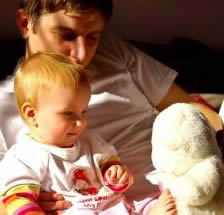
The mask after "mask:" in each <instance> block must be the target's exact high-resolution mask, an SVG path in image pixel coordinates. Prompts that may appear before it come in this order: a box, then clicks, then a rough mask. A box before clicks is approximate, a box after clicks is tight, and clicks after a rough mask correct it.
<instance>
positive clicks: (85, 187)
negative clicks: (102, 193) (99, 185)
mask: <svg viewBox="0 0 224 215" xmlns="http://www.w3.org/2000/svg"><path fill="white" fill-rule="evenodd" d="M73 183H74V189H75V191H77V192H78V193H80V194H82V195H85V196H87V195H96V194H98V190H97V189H96V188H95V187H93V186H92V183H91V182H90V180H89V178H88V174H87V171H86V170H85V169H76V170H75V171H74V173H73Z"/></svg>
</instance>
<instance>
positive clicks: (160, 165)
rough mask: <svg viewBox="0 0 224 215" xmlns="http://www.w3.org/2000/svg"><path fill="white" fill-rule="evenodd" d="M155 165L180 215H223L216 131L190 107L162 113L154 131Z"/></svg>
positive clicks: (223, 184)
mask: <svg viewBox="0 0 224 215" xmlns="http://www.w3.org/2000/svg"><path fill="white" fill-rule="evenodd" d="M152 162H153V165H154V167H155V168H156V170H157V172H158V177H159V182H160V183H161V185H162V187H163V189H165V188H169V189H170V191H171V193H172V195H173V196H174V197H175V198H176V206H177V212H178V214H179V215H224V167H223V164H222V161H221V153H220V150H219V148H218V145H217V142H216V137H215V131H214V129H213V128H212V126H211V125H210V123H209V122H208V120H207V119H206V117H205V116H204V115H203V114H202V113H201V112H200V111H199V110H198V109H196V108H194V107H193V106H191V105H189V104H185V103H177V104H174V105H171V106H170V107H168V108H167V109H165V110H164V111H162V112H161V113H160V114H159V115H158V116H157V117H156V119H155V122H154V124H153V130H152Z"/></svg>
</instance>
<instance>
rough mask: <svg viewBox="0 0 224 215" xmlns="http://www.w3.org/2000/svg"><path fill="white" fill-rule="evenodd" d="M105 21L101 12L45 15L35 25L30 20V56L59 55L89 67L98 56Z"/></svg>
mask: <svg viewBox="0 0 224 215" xmlns="http://www.w3.org/2000/svg"><path fill="white" fill-rule="evenodd" d="M104 24H105V18H104V17H103V16H102V15H101V14H100V13H99V12H97V11H93V10H89V11H85V12H81V11H74V12H72V13H70V12H69V13H65V12H64V11H58V12H55V13H51V14H43V15H41V17H40V18H39V19H38V21H37V23H36V25H35V26H33V24H32V22H31V20H29V19H28V25H27V31H26V34H25V35H23V36H24V38H25V39H26V41H27V47H26V48H27V49H26V57H28V56H29V55H31V54H33V53H36V52H38V51H42V52H55V53H60V54H64V55H66V56H69V57H70V58H71V59H72V60H73V61H74V62H76V63H79V64H81V65H84V66H86V65H88V64H89V62H90V61H91V60H92V58H93V56H94V55H95V52H96V48H97V46H98V43H99V39H100V34H101V32H102V30H103V27H104Z"/></svg>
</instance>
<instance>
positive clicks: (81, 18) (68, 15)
mask: <svg viewBox="0 0 224 215" xmlns="http://www.w3.org/2000/svg"><path fill="white" fill-rule="evenodd" d="M41 18H42V21H43V23H45V24H49V25H53V26H67V27H71V28H72V27H74V26H75V27H79V28H80V29H81V28H86V27H88V28H97V29H99V30H101V29H102V28H103V26H104V23H105V18H104V17H103V16H102V15H101V13H100V12H97V11H95V10H88V11H72V12H65V11H58V12H56V13H50V14H45V15H43V16H42V17H41Z"/></svg>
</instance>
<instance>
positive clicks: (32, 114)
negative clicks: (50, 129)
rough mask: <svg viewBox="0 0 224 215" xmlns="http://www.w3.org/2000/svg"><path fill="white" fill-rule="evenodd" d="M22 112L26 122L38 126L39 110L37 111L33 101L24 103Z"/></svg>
mask: <svg viewBox="0 0 224 215" xmlns="http://www.w3.org/2000/svg"><path fill="white" fill-rule="evenodd" d="M21 113H22V115H23V118H24V119H25V122H26V123H27V124H28V125H30V126H34V127H37V126H38V123H37V112H36V109H35V107H34V106H33V104H32V103H31V102H25V103H24V104H23V105H22V108H21Z"/></svg>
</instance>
